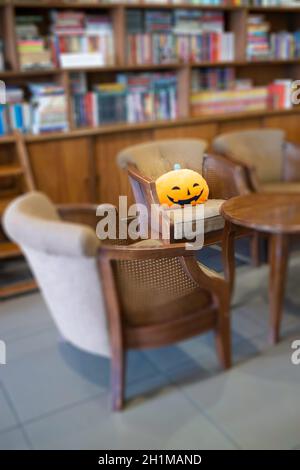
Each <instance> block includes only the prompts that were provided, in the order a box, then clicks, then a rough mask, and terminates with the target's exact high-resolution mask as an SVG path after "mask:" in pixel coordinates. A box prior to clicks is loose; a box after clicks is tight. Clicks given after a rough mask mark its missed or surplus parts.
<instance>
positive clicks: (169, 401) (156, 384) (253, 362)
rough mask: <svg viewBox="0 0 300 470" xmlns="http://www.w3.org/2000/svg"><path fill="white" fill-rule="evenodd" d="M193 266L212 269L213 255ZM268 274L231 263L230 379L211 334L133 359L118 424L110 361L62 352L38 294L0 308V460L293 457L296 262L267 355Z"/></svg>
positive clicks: (299, 434)
mask: <svg viewBox="0 0 300 470" xmlns="http://www.w3.org/2000/svg"><path fill="white" fill-rule="evenodd" d="M203 258H204V259H203ZM201 259H202V260H204V261H205V262H206V264H208V265H210V266H214V267H216V268H218V267H219V268H220V266H221V265H220V253H219V252H218V251H216V250H208V251H207V252H206V253H204V252H203V253H201ZM241 259H243V256H242V258H241ZM267 273H268V270H267V267H266V266H263V267H262V268H259V269H253V268H250V267H249V266H246V265H245V264H244V263H243V262H241V263H240V267H239V271H238V276H237V289H236V291H237V294H236V295H235V298H234V301H233V312H232V316H233V322H232V323H233V358H234V367H233V368H232V369H231V370H230V371H228V372H226V373H224V372H222V371H221V369H220V367H219V365H218V361H217V359H216V355H215V350H214V343H213V335H212V334H207V335H204V336H201V337H198V338H195V339H192V340H189V341H186V342H184V343H180V344H178V345H176V346H173V347H168V348H161V349H158V350H151V351H147V352H143V353H142V352H132V353H130V354H129V364H128V385H127V398H128V400H129V401H128V405H127V407H126V409H125V410H124V411H123V412H122V413H111V411H110V396H109V362H108V360H106V359H101V358H98V357H95V356H91V355H88V354H84V353H82V352H79V351H78V350H76V349H74V348H73V347H71V346H70V345H67V344H65V343H64V342H62V341H61V340H60V338H59V336H58V333H57V331H56V328H55V327H54V325H53V323H52V320H51V317H50V316H49V314H48V312H47V310H46V307H45V305H44V302H43V300H42V298H41V296H40V295H39V294H34V295H30V296H27V297H22V298H17V299H14V300H10V301H7V302H3V303H1V304H0V337H1V339H3V340H5V341H6V343H7V365H6V366H0V449H29V448H33V449H48V448H50V449H60V448H61V449H114V448H123V449H126V448H127V449H135V448H140V449H142V448H143V449H147V448H152V449H153V448H166V449H177V448H178V449H193V448H195V449H248V448H262V449H266V448H267V449H271V448H274V449H276V448H278V449H291V448H299V446H300V426H299V422H300V398H299V389H300V365H299V366H295V365H292V364H291V360H290V357H291V352H292V350H291V341H292V340H293V339H296V338H299V339H300V311H299V305H300V292H299V279H300V257H296V256H294V257H293V259H292V262H291V266H290V272H289V280H288V288H287V300H286V302H285V313H284V319H283V325H282V340H281V342H280V343H279V345H277V346H276V347H269V346H268V343H267V325H268V323H267V319H268V316H267V312H268V298H267V280H268V276H267Z"/></svg>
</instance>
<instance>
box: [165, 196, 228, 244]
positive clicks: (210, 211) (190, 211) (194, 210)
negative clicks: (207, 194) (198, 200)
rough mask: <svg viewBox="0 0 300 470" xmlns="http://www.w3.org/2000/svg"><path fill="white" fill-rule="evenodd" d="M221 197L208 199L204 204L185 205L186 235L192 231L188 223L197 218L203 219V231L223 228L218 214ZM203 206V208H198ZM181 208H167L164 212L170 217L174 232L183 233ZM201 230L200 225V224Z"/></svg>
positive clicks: (221, 219) (221, 218)
mask: <svg viewBox="0 0 300 470" xmlns="http://www.w3.org/2000/svg"><path fill="white" fill-rule="evenodd" d="M223 202H224V200H223V199H208V201H206V202H205V203H204V204H201V205H200V204H199V205H197V206H185V208H184V210H185V214H184V217H185V222H187V226H186V227H185V230H184V233H185V234H186V235H187V236H190V235H192V234H193V233H194V227H192V225H190V224H189V223H190V222H196V221H197V220H203V219H204V233H209V232H214V231H215V230H222V229H223V228H224V219H223V217H222V216H221V215H220V208H221V206H222V204H223ZM201 208H203V209H204V210H203V211H202V210H199V209H201ZM182 210H183V209H182V208H178V209H168V210H166V213H167V215H168V217H170V219H171V221H172V222H173V224H174V233H175V237H176V233H183V230H182V226H183V220H182V218H183V215H182ZM201 231H202V226H201Z"/></svg>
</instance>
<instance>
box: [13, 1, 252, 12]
mask: <svg viewBox="0 0 300 470" xmlns="http://www.w3.org/2000/svg"><path fill="white" fill-rule="evenodd" d="M13 6H14V7H16V8H47V9H49V8H57V9H60V8H61V9H81V10H87V9H92V10H99V9H108V8H112V9H114V8H120V7H122V8H128V9H137V8H140V9H147V8H148V9H155V10H163V9H168V10H175V9H180V8H181V9H186V10H228V11H232V10H242V9H244V8H245V7H243V6H235V5H191V4H185V3H184V2H182V3H178V4H174V5H173V4H165V5H164V4H158V3H122V2H120V3H94V4H92V3H91V4H89V3H84V2H83V3H74V4H71V3H69V4H68V3H61V2H52V3H40V4H38V3H35V2H20V3H18V2H13Z"/></svg>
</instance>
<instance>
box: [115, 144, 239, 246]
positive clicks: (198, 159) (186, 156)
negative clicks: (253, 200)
mask: <svg viewBox="0 0 300 470" xmlns="http://www.w3.org/2000/svg"><path fill="white" fill-rule="evenodd" d="M206 146H207V144H206V142H204V141H202V140H195V139H172V140H161V141H154V142H149V143H144V144H141V145H136V146H133V147H129V148H127V149H124V150H123V151H122V152H120V153H119V155H118V163H119V166H120V167H121V168H123V169H125V170H126V171H127V172H128V177H129V180H130V183H131V187H132V190H133V193H134V197H135V201H136V202H137V203H141V204H144V205H145V206H146V207H147V209H148V214H149V215H150V213H151V210H150V208H151V205H152V204H158V199H157V194H156V187H155V180H156V179H157V178H158V177H159V176H160V175H162V174H163V173H165V172H167V171H170V170H172V169H173V165H174V164H175V163H180V164H181V166H182V168H190V169H193V170H195V171H198V172H199V173H201V174H202V175H203V176H204V178H205V179H206V180H207V182H208V185H209V188H210V195H209V200H208V201H207V202H206V203H205V204H204V232H205V236H204V244H205V245H209V244H213V243H216V242H219V241H221V239H222V232H223V227H224V220H223V218H222V217H221V215H220V212H219V210H220V207H221V205H222V203H223V201H224V199H228V198H229V197H232V196H236V195H238V194H240V193H241V192H246V191H247V187H246V186H245V184H244V178H243V175H242V172H243V170H242V168H241V167H239V166H237V165H234V164H232V165H230V164H228V162H227V160H226V159H225V158H224V157H222V156H219V155H205V154H204V151H205V148H206ZM191 212H192V211H191ZM173 214H174V218H170V242H171V243H173V242H174V241H175V235H174V234H175V228H176V227H175V226H176V223H177V220H176V217H175V216H176V215H177V214H176V211H173ZM179 220H180V217H179ZM191 221H192V222H193V221H194V220H193V214H191ZM141 223H142V224H143V221H141ZM147 223H149V224H150V220H148V221H147ZM179 223H180V222H179ZM159 231H160V233H159V234H160V235H161V230H160V228H159ZM177 241H181V240H177Z"/></svg>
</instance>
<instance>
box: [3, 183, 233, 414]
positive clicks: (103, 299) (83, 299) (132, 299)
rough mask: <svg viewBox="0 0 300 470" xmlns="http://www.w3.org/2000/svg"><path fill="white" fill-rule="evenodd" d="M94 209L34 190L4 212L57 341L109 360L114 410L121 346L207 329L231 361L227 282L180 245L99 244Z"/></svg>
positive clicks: (120, 392) (118, 402)
mask: <svg viewBox="0 0 300 470" xmlns="http://www.w3.org/2000/svg"><path fill="white" fill-rule="evenodd" d="M95 214H96V208H95V206H91V205H87V206H78V207H76V206H63V207H59V208H56V207H55V206H54V205H53V204H52V203H51V201H50V200H49V199H48V198H47V197H46V196H45V195H43V194H41V193H38V192H32V193H27V194H26V195H24V196H21V197H19V198H18V199H16V200H15V201H14V202H13V203H12V204H11V205H10V206H9V207H8V208H7V209H6V212H5V215H4V227H5V230H6V232H7V235H8V236H9V237H10V238H11V239H13V240H14V241H15V242H16V243H18V244H19V245H20V246H21V248H22V250H23V252H24V254H25V256H26V258H27V260H28V262H29V264H30V266H31V268H32V271H33V273H34V275H35V277H36V280H37V282H38V284H39V286H40V288H41V291H42V294H43V296H44V298H45V300H46V303H47V304H48V307H49V310H50V313H51V315H52V317H53V319H54V321H55V323H56V325H57V327H58V329H59V330H60V332H61V333H62V335H63V336H64V338H65V339H66V340H68V341H70V342H71V343H72V344H74V345H75V346H77V347H79V348H81V349H83V350H85V351H88V352H92V353H96V354H99V355H103V356H108V357H110V359H111V378H112V397H113V409H114V410H119V409H121V408H122V406H123V402H124V390H125V372H126V367H125V366H126V351H127V350H128V349H141V348H149V347H157V346H163V345H167V344H171V343H174V342H177V341H180V340H183V339H185V338H188V337H191V336H193V335H198V334H199V333H201V332H204V331H207V330H209V329H212V330H214V331H215V333H216V342H217V351H218V354H219V357H220V360H221V363H222V365H223V366H224V367H229V366H230V363H231V349H230V317H229V288H228V285H227V283H226V282H225V281H224V280H223V279H222V278H221V277H219V276H218V275H217V274H216V273H214V272H212V271H210V270H207V269H206V268H205V267H203V266H201V265H199V264H198V263H197V261H196V258H195V254H194V252H193V251H191V250H188V251H187V250H185V246H184V244H176V245H172V246H171V245H169V246H166V245H162V243H161V242H159V241H158V240H154V241H153V240H143V241H140V242H137V243H136V242H135V244H131V241H130V240H127V241H126V243H128V244H131V245H130V246H120V245H118V244H115V243H116V241H114V242H112V243H111V244H110V243H108V244H107V245H104V244H103V245H101V244H100V241H99V240H98V239H97V237H96V234H95V227H96V217H95ZM62 215H63V216H64V219H67V220H68V222H65V221H64V220H62V218H61V216H62ZM72 220H75V221H76V222H77V223H72V222H71V221H72ZM82 220H83V221H84V224H81V223H79V222H80V221H82ZM123 242H124V240H123ZM99 268H100V270H99ZM100 272H101V274H102V275H100Z"/></svg>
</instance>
